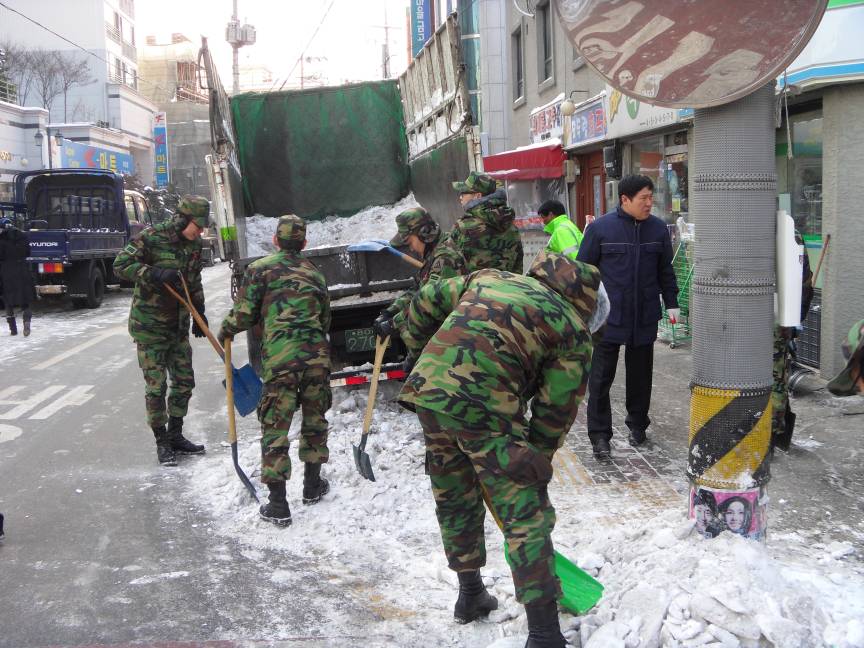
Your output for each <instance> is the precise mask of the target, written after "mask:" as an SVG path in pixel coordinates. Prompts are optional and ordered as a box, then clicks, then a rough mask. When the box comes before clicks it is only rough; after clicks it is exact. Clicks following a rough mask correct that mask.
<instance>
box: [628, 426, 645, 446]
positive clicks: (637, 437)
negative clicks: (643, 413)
mask: <svg viewBox="0 0 864 648" xmlns="http://www.w3.org/2000/svg"><path fill="white" fill-rule="evenodd" d="M647 438H648V437H647V436H646V434H645V430H630V434H629V435H627V442H628V443H629V444H630V445H631V446H633V447H634V448H635V447H636V446H640V445H642V444H643V443H645V440H646V439H647Z"/></svg>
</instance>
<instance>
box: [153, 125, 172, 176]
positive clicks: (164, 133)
mask: <svg viewBox="0 0 864 648" xmlns="http://www.w3.org/2000/svg"><path fill="white" fill-rule="evenodd" d="M153 142H154V144H155V147H156V151H155V158H154V159H155V162H156V169H155V171H156V173H155V177H156V188H157V189H164V188H166V187H167V186H168V181H169V173H168V119H167V118H166V115H165V113H164V112H158V113H156V115H155V116H154V117H153Z"/></svg>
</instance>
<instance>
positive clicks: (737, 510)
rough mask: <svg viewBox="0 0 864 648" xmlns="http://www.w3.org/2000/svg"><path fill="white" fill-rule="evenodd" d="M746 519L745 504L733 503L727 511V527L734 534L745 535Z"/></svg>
mask: <svg viewBox="0 0 864 648" xmlns="http://www.w3.org/2000/svg"><path fill="white" fill-rule="evenodd" d="M744 517H745V516H744V504H743V503H741V502H732V503H731V504H730V505H729V508H727V509H726V513H725V522H726V526H727V527H728V528H729V530H730V531H732V532H734V533H744V532H745V529H744Z"/></svg>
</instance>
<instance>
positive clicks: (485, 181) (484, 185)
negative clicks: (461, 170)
mask: <svg viewBox="0 0 864 648" xmlns="http://www.w3.org/2000/svg"><path fill="white" fill-rule="evenodd" d="M453 188H454V189H455V190H456V191H458V192H459V193H481V194H483V195H484V196H488V195H489V194H491V193H494V192H495V190H496V189H497V188H498V183H496V182H495V179H494V178H493V177H492V176H488V175H486V174H485V173H477V172H476V171H472V172H471V173H469V174H468V177H467V178H465V182H454V183H453Z"/></svg>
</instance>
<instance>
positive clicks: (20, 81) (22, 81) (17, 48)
mask: <svg viewBox="0 0 864 648" xmlns="http://www.w3.org/2000/svg"><path fill="white" fill-rule="evenodd" d="M0 48H2V49H3V50H4V51H5V52H6V64H5V75H6V77H7V78H8V80H9V82H11V83H12V84H13V85H14V86H15V87H16V90H17V94H18V104H19V105H21V106H23V105H25V103H26V101H27V95H28V94H29V93H30V89H31V87H32V85H33V79H34V75H33V64H32V60H31V53H30V52H29V51H28V50H27V49H25V48H24V47H22V46H21V45H19V44H17V43H13V42H12V41H8V40H7V41H4V42H2V43H0Z"/></svg>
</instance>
